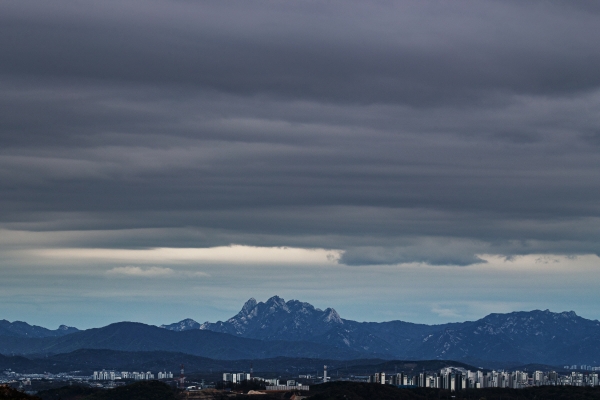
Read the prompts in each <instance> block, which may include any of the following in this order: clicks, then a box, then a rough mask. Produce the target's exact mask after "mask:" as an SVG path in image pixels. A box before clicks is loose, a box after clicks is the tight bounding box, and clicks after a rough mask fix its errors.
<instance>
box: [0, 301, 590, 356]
mask: <svg viewBox="0 0 600 400" xmlns="http://www.w3.org/2000/svg"><path fill="white" fill-rule="evenodd" d="M7 323H8V321H6V322H3V324H2V325H1V326H0V327H1V328H2V330H0V353H3V354H20V355H26V356H28V357H35V356H40V355H44V354H45V355H47V354H60V353H69V352H72V351H76V350H79V349H108V350H116V351H128V352H139V351H163V352H179V353H185V354H190V355H194V356H201V357H209V358H212V359H221V360H241V359H266V358H272V357H295V358H327V359H334V360H349V359H359V358H380V359H402V360H411V359H412V360H428V359H444V360H456V361H463V362H467V363H478V364H485V363H489V362H505V363H515V365H516V364H518V363H521V364H527V363H541V364H549V365H564V364H592V365H594V364H595V365H597V364H598V362H599V361H600V322H598V321H593V320H588V319H585V318H582V317H579V316H577V315H576V314H575V313H574V312H572V311H571V312H562V313H553V312H550V311H548V310H545V311H540V310H535V311H529V312H513V313H508V314H490V315H488V316H486V317H484V318H482V319H480V320H477V321H467V322H462V323H449V324H442V325H424V324H413V323H409V322H403V321H390V322H381V323H376V322H356V321H352V320H347V319H343V318H341V317H340V316H339V314H338V313H337V312H336V311H335V310H334V309H332V308H327V309H325V310H321V309H318V308H315V307H313V306H312V305H311V304H309V303H304V302H300V301H297V300H290V301H287V302H286V301H285V300H284V299H282V298H280V297H278V296H275V297H272V298H270V299H269V300H267V301H266V302H257V301H256V300H255V299H250V300H248V301H247V302H246V303H245V304H244V306H243V307H242V309H241V311H240V312H239V313H238V314H237V315H235V316H234V317H232V318H230V319H228V320H226V321H218V322H215V323H211V322H205V323H202V324H200V323H198V322H196V321H194V320H192V319H186V320H183V321H180V322H178V323H173V324H170V325H162V326H161V327H156V326H151V325H145V324H141V323H133V322H119V323H115V324H111V325H108V326H106V327H102V328H95V329H88V330H84V331H77V330H76V328H66V327H61V328H59V329H58V330H57V331H50V330H44V329H45V328H40V327H31V329H29V328H27V327H28V326H29V325H28V324H25V323H22V322H19V323H17V322H15V323H12V325H10V326H9V325H7ZM8 324H10V323H8ZM16 326H19V327H20V329H16V328H15V327H16ZM11 327H12V328H11ZM34 328H35V329H34ZM34 331H35V332H37V333H36V335H37V336H34V334H33V333H32V332H34Z"/></svg>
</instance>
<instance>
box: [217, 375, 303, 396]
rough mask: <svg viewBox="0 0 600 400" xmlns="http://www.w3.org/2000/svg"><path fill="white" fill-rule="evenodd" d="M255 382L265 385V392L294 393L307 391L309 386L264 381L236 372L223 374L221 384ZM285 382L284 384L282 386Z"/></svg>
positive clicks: (289, 382)
mask: <svg viewBox="0 0 600 400" xmlns="http://www.w3.org/2000/svg"><path fill="white" fill-rule="evenodd" d="M249 380H252V381H255V382H262V383H264V384H265V387H266V390H268V391H286V392H288V391H294V390H309V386H307V385H303V384H301V383H299V382H296V381H295V380H286V381H280V380H279V379H277V378H274V379H265V378H260V377H257V376H254V377H253V376H252V375H251V374H249V373H246V372H238V373H229V372H225V373H223V383H226V384H227V383H234V384H239V383H242V382H243V381H249ZM284 382H285V384H284Z"/></svg>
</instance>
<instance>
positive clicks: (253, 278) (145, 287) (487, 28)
mask: <svg viewBox="0 0 600 400" xmlns="http://www.w3.org/2000/svg"><path fill="white" fill-rule="evenodd" d="M599 26H600V5H598V3H597V2H595V1H577V0H573V1H569V2H562V1H538V0H531V1H527V2H523V1H517V0H495V1H486V0H477V1H475V0H472V1H466V0H456V1H452V2H437V1H428V0H423V1H370V2H362V1H353V0H344V1H321V2H317V1H309V0H306V1H294V2H290V1H261V0H251V1H246V0H244V1H241V0H240V1H235V0H233V1H227V2H223V1H210V0H206V1H192V0H145V1H141V0H103V1H101V2H98V1H91V0H53V1H51V2H49V1H42V0H37V1H33V0H14V1H11V0H8V1H3V2H0V319H8V320H10V321H13V320H24V321H27V322H29V323H32V324H38V325H42V326H46V327H49V328H53V329H54V328H56V327H57V326H58V325H60V324H67V325H71V326H76V327H79V328H90V327H98V326H103V325H106V324H109V323H112V322H117V321H123V320H128V321H140V322H144V323H149V324H164V323H172V322H176V321H179V320H181V319H184V318H193V319H195V320H197V321H199V322H204V321H217V320H225V319H227V318H229V317H231V316H233V315H234V314H235V313H237V312H238V311H239V309H240V308H241V306H242V305H243V303H244V302H245V301H246V300H247V299H249V298H250V297H254V298H256V299H257V300H259V301H265V300H267V299H268V298H269V297H271V296H274V295H279V296H281V297H283V298H284V299H286V300H290V299H298V300H301V301H305V302H309V303H311V304H313V305H315V306H316V307H320V308H322V309H324V308H327V307H333V308H335V309H336V310H337V311H338V312H339V313H340V315H341V316H342V317H343V318H347V319H353V320H358V321H388V320H396V319H400V320H404V321H410V322H419V323H429V324H434V323H444V322H449V321H465V320H474V319H478V318H482V317H483V316H485V315H487V314H489V313H492V312H511V311H519V310H525V311H527V310H533V309H550V310H551V311H555V312H560V311H569V310H574V311H575V312H576V313H577V314H579V315H582V316H584V317H586V318H590V319H599V318H600V310H599V309H598V307H597V304H598V302H599V301H600V291H599V290H597V289H598V287H599V286H600V258H599V256H598V255H599V254H600V245H599V243H600V202H599V200H600V74H599V73H598V70H599V68H600V42H599V41H598V27H599Z"/></svg>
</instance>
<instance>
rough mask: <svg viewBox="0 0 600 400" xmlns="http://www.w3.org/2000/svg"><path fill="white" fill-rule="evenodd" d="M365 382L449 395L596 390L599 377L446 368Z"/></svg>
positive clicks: (379, 376)
mask: <svg viewBox="0 0 600 400" xmlns="http://www.w3.org/2000/svg"><path fill="white" fill-rule="evenodd" d="M367 380H368V382H374V383H381V384H390V385H395V386H400V387H430V388H438V389H446V390H450V391H455V390H461V389H481V388H511V389H523V388H526V387H532V386H550V385H552V386H598V374H597V373H591V374H584V373H582V372H572V373H571V374H570V375H561V374H559V373H557V372H554V371H551V372H543V371H535V372H533V373H528V372H523V371H513V372H503V371H490V372H486V373H484V372H483V371H469V370H465V369H463V368H456V367H448V368H443V369H441V370H440V372H437V373H432V374H430V373H426V372H421V373H419V374H418V375H407V374H404V373H396V374H389V375H386V374H385V372H379V373H376V374H374V375H372V376H369V377H368V379H367Z"/></svg>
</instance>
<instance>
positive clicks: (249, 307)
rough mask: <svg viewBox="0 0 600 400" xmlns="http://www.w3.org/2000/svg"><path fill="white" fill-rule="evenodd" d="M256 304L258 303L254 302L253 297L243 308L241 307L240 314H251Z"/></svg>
mask: <svg viewBox="0 0 600 400" xmlns="http://www.w3.org/2000/svg"><path fill="white" fill-rule="evenodd" d="M257 304H258V303H257V302H256V299H255V298H254V297H251V298H250V299H249V300H248V301H247V302H245V303H244V306H243V307H242V312H243V313H245V314H249V313H250V312H252V310H254V308H255V307H256V305H257Z"/></svg>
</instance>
